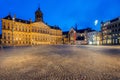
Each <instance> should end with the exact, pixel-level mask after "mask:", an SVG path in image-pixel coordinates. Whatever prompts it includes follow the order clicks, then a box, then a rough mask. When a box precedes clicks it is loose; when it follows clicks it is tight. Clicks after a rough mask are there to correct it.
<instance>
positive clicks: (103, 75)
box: [0, 45, 120, 80]
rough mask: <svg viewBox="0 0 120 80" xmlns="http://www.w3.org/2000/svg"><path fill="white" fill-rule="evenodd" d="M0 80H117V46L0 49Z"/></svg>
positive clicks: (119, 75) (119, 63)
mask: <svg viewBox="0 0 120 80" xmlns="http://www.w3.org/2000/svg"><path fill="white" fill-rule="evenodd" d="M0 80H120V50H119V48H112V47H107V46H106V47H102V46H70V45H59V46H39V47H27V48H19V49H18V48H17V49H15V48H14V49H6V50H1V51H0Z"/></svg>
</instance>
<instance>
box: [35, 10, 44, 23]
mask: <svg viewBox="0 0 120 80" xmlns="http://www.w3.org/2000/svg"><path fill="white" fill-rule="evenodd" d="M40 21H42V22H43V13H42V11H41V10H40V8H38V10H37V11H36V12H35V22H40Z"/></svg>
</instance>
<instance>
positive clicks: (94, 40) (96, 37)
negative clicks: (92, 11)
mask: <svg viewBox="0 0 120 80" xmlns="http://www.w3.org/2000/svg"><path fill="white" fill-rule="evenodd" d="M87 38H88V39H87V40H88V44H89V45H100V44H101V38H102V37H101V32H97V31H92V32H89V33H88V34H87Z"/></svg>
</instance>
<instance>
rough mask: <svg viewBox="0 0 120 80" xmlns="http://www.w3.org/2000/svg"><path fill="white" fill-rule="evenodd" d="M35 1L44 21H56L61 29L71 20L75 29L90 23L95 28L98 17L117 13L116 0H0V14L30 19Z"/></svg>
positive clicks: (118, 1) (119, 7) (119, 4)
mask: <svg viewBox="0 0 120 80" xmlns="http://www.w3.org/2000/svg"><path fill="white" fill-rule="evenodd" d="M39 4H40V8H41V11H42V12H43V14H44V21H45V22H46V23H48V24H50V25H59V26H60V28H61V29H62V30H63V31H67V30H69V29H70V28H71V27H72V26H74V25H75V24H78V29H82V28H86V27H91V28H93V29H95V30H98V31H99V30H100V22H101V21H106V20H110V19H113V18H116V17H119V16H120V0H1V1H0V18H4V17H5V16H7V15H8V14H9V13H11V15H12V16H13V15H14V14H16V17H17V18H21V19H25V20H29V19H30V18H31V19H32V21H34V20H35V11H36V10H37V8H38V6H39ZM0 27H1V22H0ZM0 33H1V30H0Z"/></svg>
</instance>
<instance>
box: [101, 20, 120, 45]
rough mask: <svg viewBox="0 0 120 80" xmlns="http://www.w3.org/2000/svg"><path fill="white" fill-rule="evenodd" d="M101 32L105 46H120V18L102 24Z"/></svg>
mask: <svg viewBox="0 0 120 80" xmlns="http://www.w3.org/2000/svg"><path fill="white" fill-rule="evenodd" d="M101 30H102V44H103V45H118V44H120V18H116V19H113V20H109V21H107V22H102V23H101Z"/></svg>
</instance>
